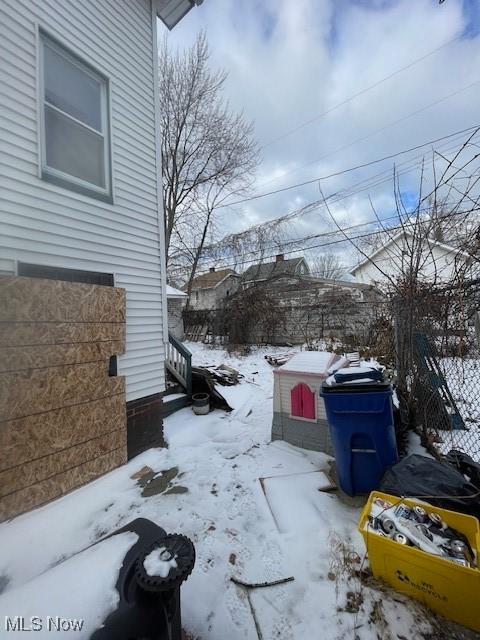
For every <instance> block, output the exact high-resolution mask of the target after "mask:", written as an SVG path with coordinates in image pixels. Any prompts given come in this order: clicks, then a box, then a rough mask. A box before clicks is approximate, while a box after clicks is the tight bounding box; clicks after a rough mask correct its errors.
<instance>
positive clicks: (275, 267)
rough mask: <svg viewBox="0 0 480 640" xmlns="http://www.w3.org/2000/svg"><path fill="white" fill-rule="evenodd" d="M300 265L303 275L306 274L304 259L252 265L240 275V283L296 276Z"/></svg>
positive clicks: (307, 270)
mask: <svg viewBox="0 0 480 640" xmlns="http://www.w3.org/2000/svg"><path fill="white" fill-rule="evenodd" d="M302 263H303V265H304V267H305V273H306V274H307V273H308V272H309V269H308V265H307V263H306V262H305V260H304V258H291V259H290V260H280V261H276V262H265V263H262V264H254V265H252V266H251V267H249V268H248V269H247V270H246V271H245V273H244V274H243V275H242V282H255V281H257V280H269V279H270V278H276V277H278V276H293V275H298V273H299V267H300V265H301V264H302Z"/></svg>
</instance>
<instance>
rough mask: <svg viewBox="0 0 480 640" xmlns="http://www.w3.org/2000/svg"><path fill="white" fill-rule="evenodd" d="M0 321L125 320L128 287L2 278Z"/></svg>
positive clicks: (0, 284) (0, 287) (0, 279)
mask: <svg viewBox="0 0 480 640" xmlns="http://www.w3.org/2000/svg"><path fill="white" fill-rule="evenodd" d="M0 301H1V305H0V322H27V321H33V322H125V290H124V289H118V288H115V287H103V286H99V285H91V284H80V283H72V282H63V281H60V280H40V279H37V278H22V277H16V278H0Z"/></svg>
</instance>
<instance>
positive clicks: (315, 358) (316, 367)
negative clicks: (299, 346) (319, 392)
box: [278, 351, 338, 376]
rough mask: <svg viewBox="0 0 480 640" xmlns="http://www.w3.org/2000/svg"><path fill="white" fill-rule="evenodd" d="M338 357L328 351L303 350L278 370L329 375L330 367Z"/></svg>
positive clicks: (281, 371)
mask: <svg viewBox="0 0 480 640" xmlns="http://www.w3.org/2000/svg"><path fill="white" fill-rule="evenodd" d="M336 359H338V356H337V355H336V354H335V353H329V352H328V351H302V352H300V353H297V354H296V355H294V356H293V357H292V358H290V360H289V361H288V362H287V363H286V364H284V365H282V366H281V367H280V368H279V369H278V371H279V372H280V373H283V372H284V371H288V372H295V373H316V374H318V375H321V376H327V375H328V370H329V368H330V367H331V366H332V364H333V363H334V362H335V360H336Z"/></svg>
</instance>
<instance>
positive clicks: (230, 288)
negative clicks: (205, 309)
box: [215, 275, 241, 309]
mask: <svg viewBox="0 0 480 640" xmlns="http://www.w3.org/2000/svg"><path fill="white" fill-rule="evenodd" d="M240 281H241V278H240V277H239V276H234V275H230V276H227V277H226V278H225V279H224V280H222V282H219V283H218V285H217V286H216V287H215V308H216V309H220V308H221V306H222V305H223V301H224V300H225V298H228V296H231V295H232V294H234V293H235V292H236V291H237V290H238V288H239V287H240Z"/></svg>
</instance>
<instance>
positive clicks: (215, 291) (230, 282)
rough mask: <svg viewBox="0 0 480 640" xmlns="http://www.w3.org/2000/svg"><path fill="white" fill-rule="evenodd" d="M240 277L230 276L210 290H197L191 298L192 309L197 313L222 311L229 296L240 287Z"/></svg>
mask: <svg viewBox="0 0 480 640" xmlns="http://www.w3.org/2000/svg"><path fill="white" fill-rule="evenodd" d="M240 281H241V279H240V277H239V276H234V275H229V276H226V277H225V278H224V280H222V281H221V282H219V283H218V284H217V286H216V287H209V288H208V289H196V290H195V291H192V295H191V296H190V308H191V309H193V310H195V311H204V310H205V311H207V310H214V309H220V308H221V306H222V304H223V301H224V300H225V298H226V297H227V296H231V295H232V294H233V293H235V292H236V291H237V290H238V288H239V287H240Z"/></svg>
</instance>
